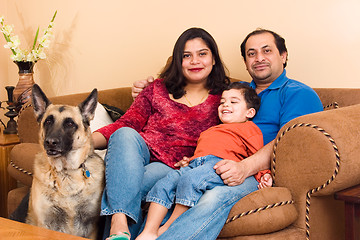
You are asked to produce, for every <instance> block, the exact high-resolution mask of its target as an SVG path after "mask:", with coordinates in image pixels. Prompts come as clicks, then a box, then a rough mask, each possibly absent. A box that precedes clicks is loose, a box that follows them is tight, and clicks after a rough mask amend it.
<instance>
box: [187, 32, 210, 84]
mask: <svg viewBox="0 0 360 240" xmlns="http://www.w3.org/2000/svg"><path fill="white" fill-rule="evenodd" d="M214 64H215V61H214V59H213V55H212V52H211V50H210V49H209V47H208V46H207V45H206V44H205V42H204V40H202V39H201V38H194V39H191V40H188V41H187V42H186V44H185V47H184V53H183V59H182V71H183V74H184V76H185V78H186V80H187V83H204V84H205V83H206V80H207V78H208V76H209V74H210V73H211V71H212V68H213V65H214Z"/></svg>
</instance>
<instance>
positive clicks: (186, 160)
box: [174, 157, 190, 167]
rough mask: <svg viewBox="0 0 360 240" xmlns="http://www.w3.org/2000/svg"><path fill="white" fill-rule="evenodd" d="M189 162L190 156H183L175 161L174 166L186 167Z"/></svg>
mask: <svg viewBox="0 0 360 240" xmlns="http://www.w3.org/2000/svg"><path fill="white" fill-rule="evenodd" d="M189 162H190V158H188V157H183V159H182V160H180V161H178V162H177V163H175V164H174V166H175V167H186V166H189Z"/></svg>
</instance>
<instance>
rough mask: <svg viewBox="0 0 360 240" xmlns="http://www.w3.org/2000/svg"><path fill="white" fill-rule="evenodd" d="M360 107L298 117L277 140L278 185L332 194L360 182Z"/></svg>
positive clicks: (275, 151)
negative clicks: (318, 189)
mask: <svg viewBox="0 0 360 240" xmlns="http://www.w3.org/2000/svg"><path fill="white" fill-rule="evenodd" d="M358 119H360V104H358V105H353V106H349V107H344V108H340V109H336V110H329V111H323V112H319V113H314V114H309V115H306V116H302V117H299V118H296V119H294V120H292V121H290V122H289V123H287V124H286V125H285V126H284V127H283V128H282V129H281V130H280V131H279V134H278V136H277V138H276V143H275V149H274V157H273V160H272V166H271V168H272V171H273V174H274V178H275V184H276V186H282V187H287V188H289V189H290V190H291V189H298V188H303V189H313V188H317V187H319V186H321V185H323V184H326V187H325V186H324V187H322V189H321V192H320V191H318V193H317V194H324V195H329V194H332V193H334V192H336V191H339V190H342V189H345V188H348V187H350V186H353V185H356V184H359V183H360V174H359V173H360V148H359V144H360V137H359V133H360V124H359V122H358Z"/></svg>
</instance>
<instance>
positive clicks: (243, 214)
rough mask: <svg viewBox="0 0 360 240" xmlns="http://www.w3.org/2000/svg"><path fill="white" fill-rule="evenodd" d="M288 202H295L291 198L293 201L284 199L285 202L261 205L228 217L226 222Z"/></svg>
mask: <svg viewBox="0 0 360 240" xmlns="http://www.w3.org/2000/svg"><path fill="white" fill-rule="evenodd" d="M288 204H294V201H293V200H291V201H283V202H278V203H274V204H271V205H266V206H264V207H260V208H257V209H254V210H250V211H247V212H243V213H240V214H238V215H235V216H233V217H231V218H228V219H227V220H226V222H225V224H228V223H230V222H232V221H235V220H236V219H238V218H240V217H244V216H247V215H250V214H253V213H257V212H260V211H263V210H267V209H271V208H275V207H281V206H285V205H288Z"/></svg>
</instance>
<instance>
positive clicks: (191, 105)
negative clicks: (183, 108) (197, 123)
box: [184, 91, 209, 107]
mask: <svg viewBox="0 0 360 240" xmlns="http://www.w3.org/2000/svg"><path fill="white" fill-rule="evenodd" d="M208 95H209V92H208V91H206V93H205V95H204V96H203V97H202V98H201V99H200V101H199V102H197V104H195V105H193V104H192V103H191V102H190V101H189V99H188V98H187V97H186V93H185V95H184V97H185V100H186V102H187V103H188V104H189V105H190V107H193V106H196V105H198V104H200V103H202V101H203V100H204V99H205V97H207V96H208Z"/></svg>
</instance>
